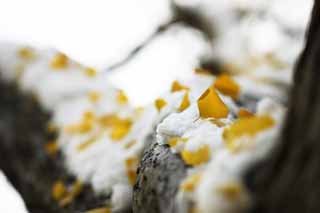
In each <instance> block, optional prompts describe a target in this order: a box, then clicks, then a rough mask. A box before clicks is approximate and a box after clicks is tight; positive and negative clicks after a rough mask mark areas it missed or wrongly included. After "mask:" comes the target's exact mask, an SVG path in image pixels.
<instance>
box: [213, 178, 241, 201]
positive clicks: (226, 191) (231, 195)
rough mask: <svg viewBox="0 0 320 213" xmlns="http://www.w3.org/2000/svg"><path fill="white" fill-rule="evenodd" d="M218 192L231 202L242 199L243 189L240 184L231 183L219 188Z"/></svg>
mask: <svg viewBox="0 0 320 213" xmlns="http://www.w3.org/2000/svg"><path fill="white" fill-rule="evenodd" d="M217 191H218V192H219V193H221V194H222V196H224V197H225V198H227V199H229V200H235V199H237V198H239V197H240V194H241V192H242V191H243V187H242V185H241V184H240V183H237V182H230V183H226V184H223V185H221V186H219V187H218V188H217Z"/></svg>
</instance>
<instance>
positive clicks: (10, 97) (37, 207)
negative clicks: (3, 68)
mask: <svg viewBox="0 0 320 213" xmlns="http://www.w3.org/2000/svg"><path fill="white" fill-rule="evenodd" d="M48 121H49V115H48V114H47V113H45V112H44V111H43V110H42V109H41V107H40V106H39V105H38V104H37V102H36V101H34V99H33V98H32V97H31V96H28V95H22V94H21V93H20V92H19V91H17V89H16V87H15V86H14V85H9V84H5V83H3V82H2V81H0V169H1V170H3V171H4V172H5V174H6V175H7V177H8V178H9V180H10V181H11V183H12V184H13V185H14V186H15V188H16V189H17V190H18V192H19V193H20V194H21V196H22V197H23V199H24V201H25V203H26V206H27V208H28V210H29V212H31V213H43V212H46V213H58V212H61V213H66V212H79V211H80V212H83V211H85V210H88V209H91V208H96V207H99V206H103V204H104V202H105V200H106V199H107V198H105V197H97V196H94V193H93V191H92V189H91V187H90V186H84V188H83V190H82V193H81V194H80V195H79V196H78V197H77V198H76V199H75V200H74V202H72V203H71V204H70V205H68V206H67V207H66V208H60V207H59V206H58V204H57V202H56V201H54V200H53V199H52V196H51V188H52V185H53V183H54V182H55V181H57V180H64V182H65V183H66V184H68V183H72V182H73V181H74V178H73V177H71V176H70V175H69V174H68V173H67V171H66V170H65V169H64V165H63V159H62V157H61V155H59V154H58V155H56V156H52V157H51V156H49V155H48V154H47V153H46V152H45V150H44V145H45V143H46V142H47V141H48V140H49V139H52V138H53V137H54V135H50V134H48V133H47V131H46V127H47V122H48Z"/></svg>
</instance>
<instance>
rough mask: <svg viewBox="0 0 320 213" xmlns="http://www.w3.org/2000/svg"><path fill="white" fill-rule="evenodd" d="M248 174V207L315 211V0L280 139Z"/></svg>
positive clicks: (318, 36) (319, 93) (318, 45)
mask: <svg viewBox="0 0 320 213" xmlns="http://www.w3.org/2000/svg"><path fill="white" fill-rule="evenodd" d="M247 177H248V178H247V180H248V186H249V187H250V188H251V189H252V191H253V192H254V197H255V198H256V205H255V206H254V209H253V212H259V213H269V212H270V213H275V212H281V213H283V212H288V213H289V212H290V213H295V212H320V1H317V0H316V1H315V5H314V9H313V13H312V20H311V23H310V27H309V32H308V33H307V44H306V47H305V50H304V51H303V53H302V55H301V57H300V60H299V62H298V63H297V66H296V72H295V76H294V87H293V89H292V93H291V101H290V105H289V109H288V114H287V119H286V123H285V126H284V129H283V132H282V137H281V143H280V144H279V146H278V147H276V148H275V150H274V152H273V153H272V154H271V155H270V156H269V158H268V159H266V160H265V161H264V162H262V163H260V164H259V165H257V166H256V167H255V168H253V169H251V171H249V173H248V175H247Z"/></svg>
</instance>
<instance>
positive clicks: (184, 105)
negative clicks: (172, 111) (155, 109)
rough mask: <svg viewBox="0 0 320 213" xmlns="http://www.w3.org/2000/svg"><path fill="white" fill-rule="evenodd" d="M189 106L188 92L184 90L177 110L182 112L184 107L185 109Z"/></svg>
mask: <svg viewBox="0 0 320 213" xmlns="http://www.w3.org/2000/svg"><path fill="white" fill-rule="evenodd" d="M189 106H190V101H189V93H188V92H186V94H185V95H184V96H183V99H182V102H181V104H180V107H179V111H180V112H182V111H184V110H185V109H187V108H188V107H189Z"/></svg>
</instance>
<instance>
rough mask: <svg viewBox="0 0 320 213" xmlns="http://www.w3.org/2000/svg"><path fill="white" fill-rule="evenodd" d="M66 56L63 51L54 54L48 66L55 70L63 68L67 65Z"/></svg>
mask: <svg viewBox="0 0 320 213" xmlns="http://www.w3.org/2000/svg"><path fill="white" fill-rule="evenodd" d="M68 61H69V59H68V57H67V56H66V55H65V54H63V53H58V54H56V55H55V56H54V57H53V58H52V59H51V61H50V67H51V68H52V69H55V70H60V69H65V68H67V67H68V63H69V62H68Z"/></svg>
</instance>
